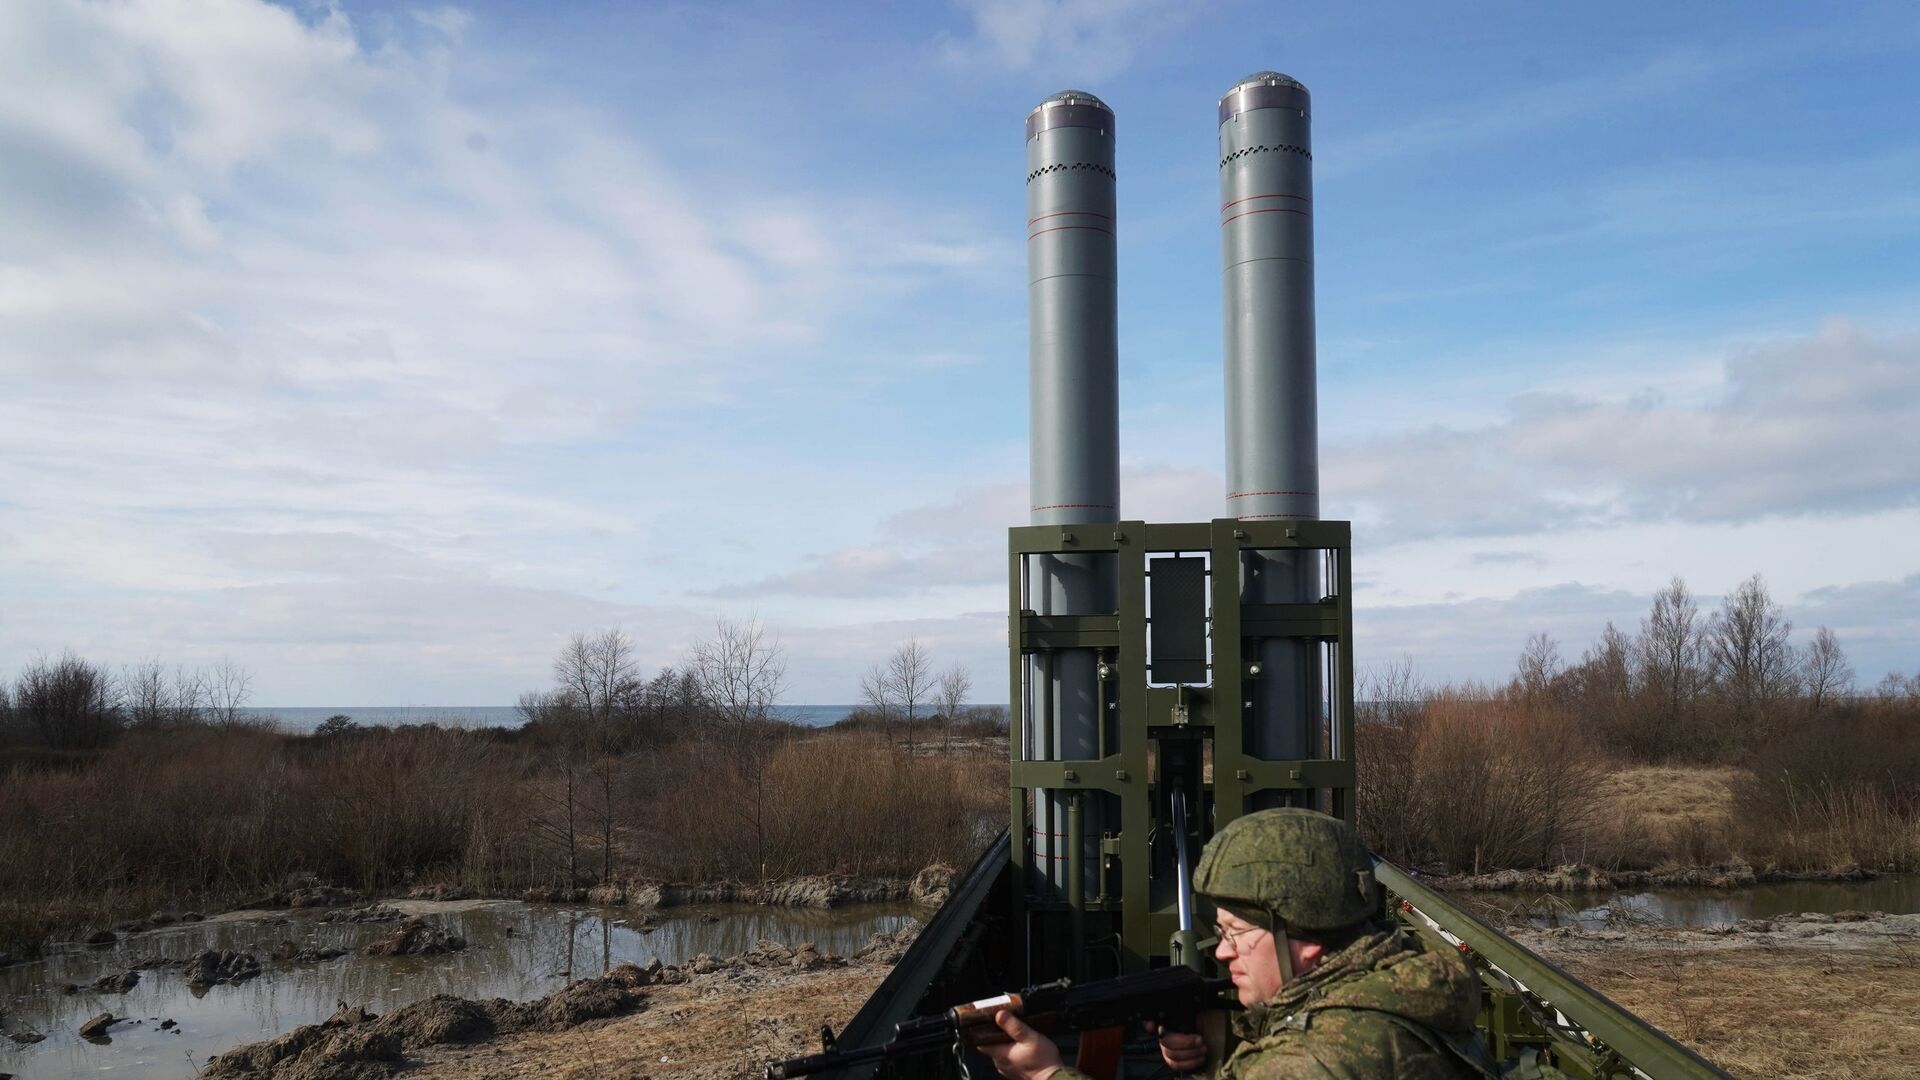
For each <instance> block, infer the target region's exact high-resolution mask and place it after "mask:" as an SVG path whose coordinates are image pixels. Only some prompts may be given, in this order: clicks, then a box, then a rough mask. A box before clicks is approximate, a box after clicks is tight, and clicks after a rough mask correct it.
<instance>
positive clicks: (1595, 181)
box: [0, 0, 1920, 705]
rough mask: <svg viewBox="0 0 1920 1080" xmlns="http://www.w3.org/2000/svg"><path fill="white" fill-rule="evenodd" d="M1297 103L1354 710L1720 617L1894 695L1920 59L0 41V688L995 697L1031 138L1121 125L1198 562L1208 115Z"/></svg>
mask: <svg viewBox="0 0 1920 1080" xmlns="http://www.w3.org/2000/svg"><path fill="white" fill-rule="evenodd" d="M1269 67H1271V68H1277V69H1279V70H1282V71H1286V72H1288V73H1290V74H1292V75H1294V76H1296V77H1298V78H1300V79H1301V80H1303V81H1304V82H1306V83H1307V84H1308V85H1309V86H1310V87H1311V88H1312V91H1313V95H1314V136H1315V168H1316V178H1315V179H1316V193H1315V194H1316V203H1317V206H1316V236H1317V243H1318V251H1317V258H1318V301H1319V309H1318V313H1319V341H1320V365H1321V366H1320V379H1321V432H1322V438H1323V457H1322V461H1323V471H1324V476H1323V493H1324V498H1323V506H1324V510H1325V512H1326V513H1327V514H1328V516H1337V517H1347V518H1351V519H1352V520H1353V521H1354V522H1355V526H1356V548H1357V560H1358V577H1359V580H1360V590H1359V594H1358V597H1357V601H1358V604H1359V606H1360V622H1359V629H1358V632H1359V637H1360V640H1359V647H1360V650H1361V653H1360V655H1361V661H1362V666H1363V667H1364V666H1366V665H1367V664H1369V663H1380V662H1387V661H1397V660H1399V659H1400V658H1402V657H1408V658H1411V659H1412V661H1413V662H1414V664H1415V665H1416V666H1417V667H1418V668H1419V669H1420V670H1421V671H1422V672H1423V673H1425V674H1426V675H1427V676H1428V677H1429V678H1431V679H1435V680H1439V679H1446V678H1492V677H1497V676H1500V675H1501V674H1503V673H1504V672H1506V671H1507V670H1509V669H1510V666H1511V663H1512V658H1513V656H1514V655H1515V653H1516V652H1517V650H1518V648H1519V647H1520V645H1521V643H1522V642H1523V641H1524V640H1525V638H1526V636H1527V635H1528V634H1529V633H1532V632H1536V631H1544V632H1548V633H1551V634H1554V635H1555V636H1556V637H1558V638H1559V639H1560V640H1561V641H1562V643H1563V648H1564V650H1565V651H1566V652H1567V653H1569V654H1570V655H1573V654H1577V653H1578V652H1579V650H1580V649H1581V648H1582V647H1584V646H1585V645H1586V644H1587V643H1588V642H1589V641H1591V640H1592V638H1593V637H1594V636H1595V635H1597V633H1598V631H1599V629H1600V627H1601V626H1602V625H1603V624H1604V623H1605V622H1606V621H1607V620H1608V619H1613V620H1615V621H1616V622H1618V623H1619V624H1620V625H1622V626H1623V627H1628V628H1631V627H1632V626H1634V625H1635V624H1636V623H1637V621H1638V620H1639V618H1640V617H1641V616H1642V615H1643V614H1644V611H1645V609H1646V606H1647V602H1648V599H1649V597H1650V596H1651V594H1652V592H1653V590H1654V589H1655V588H1656V587H1658V586H1659V585H1660V584H1662V583H1664V582H1665V581H1666V579H1667V578H1668V577H1669V576H1671V575H1673V574H1676V573H1677V574H1680V575H1683V576H1684V577H1685V578H1686V579H1687V581H1688V582H1689V583H1690V584H1691V585H1692V586H1693V588H1694V589H1695V590H1696V591H1697V592H1699V593H1700V594H1702V596H1703V598H1704V599H1705V601H1706V603H1707V605H1709V606H1710V605H1711V604H1713V603H1714V602H1716V600H1717V597H1718V595H1719V594H1720V593H1722V592H1724V591H1727V590H1730V589H1731V588H1732V587H1733V586H1734V585H1735V584H1737V583H1738V582H1739V581H1740V580H1741V579H1742V578H1744V577H1746V576H1747V575H1748V574H1751V573H1754V572H1759V573H1761V574H1763V575H1765V576H1766V578H1767V580H1768V582H1769V583H1770V584H1771V585H1772V587H1773V590H1774V592H1775V595H1776V597H1777V598H1778V599H1780V600H1781V601H1783V602H1784V603H1785V605H1786V607H1787V610H1788V613H1789V615H1791V616H1792V617H1793V618H1794V620H1795V622H1796V624H1797V626H1798V627H1799V630H1800V632H1801V633H1802V635H1804V634H1807V633H1810V632H1811V630H1812V629H1813V627H1815V626H1817V625H1828V626H1831V627H1832V628H1833V629H1834V630H1835V631H1836V633H1838V634H1839V636H1840V640H1841V642H1842V644H1843V646H1845V647H1846V648H1847V650H1848V651H1849V653H1850V655H1851V656H1852V658H1853V660H1854V663H1855V665H1856V667H1858V668H1859V671H1860V675H1861V676H1862V680H1863V681H1865V682H1871V681H1873V680H1875V679H1877V678H1879V676H1880V675H1882V674H1884V673H1885V672H1886V671H1888V670H1898V671H1901V672H1905V673H1914V672H1920V614H1916V612H1920V464H1916V463H1920V317H1917V316H1916V312H1920V304H1917V303H1916V301H1920V184H1917V183H1916V181H1915V178H1916V177H1920V135H1917V134H1916V131H1915V125H1914V122H1913V117H1912V107H1913V103H1914V102H1915V101H1920V75H1917V74H1916V72H1920V14H1916V12H1915V10H1914V9H1913V8H1912V6H1911V5H1906V4H1886V5H1877V6H1876V5H1849V6H1823V7H1819V8H1815V7H1810V6H1805V5H1778V6H1772V7H1768V6H1761V5H1743V6H1741V7H1740V8H1739V9H1738V10H1737V11H1736V10H1735V9H1732V8H1726V7H1718V6H1714V7H1709V6H1704V5H1701V6H1692V5H1644V6H1640V5H1626V6H1616V7H1611V8H1607V9H1605V10H1600V9H1591V10H1590V9H1577V8H1570V7H1564V6H1557V5H1524V4H1516V5H1506V6H1502V5H1475V6H1470V7H1464V8H1458V9H1454V10H1451V11H1447V12H1441V11H1439V10H1437V6H1435V5H1367V6H1361V5H1338V6H1332V5H1329V6H1322V7H1309V6H1305V5H1287V6H1275V5H1270V4H1269V5H1254V4H1232V3H1228V4H1217V5H1206V4H1198V5H1187V4H1163V3H1154V2H1148V0H1131V2H1129V0H1120V2H1113V3H1104V4H1093V3H1078V2H1066V0H1061V2H1054V3H1030V4H1016V3H1002V2H998V0H991V2H963V3H955V4H947V5H941V4H924V5H889V6H865V7H863V6H853V5H819V6H817V7H813V8H808V7H796V6H794V5H772V4H766V5H720V4H699V5H627V4H606V3H596V4H584V3H582V4H556V5H520V4H517V5H507V4H477V5H468V6H462V7H431V8H428V7H417V6H411V5H391V4H373V3H341V4H338V5H335V6H322V5H314V4H298V5H292V6H270V5H267V4H263V3H259V2H257V0H244V2H243V0H192V2H189V0H173V2H160V0H155V2H150V3H115V4H99V3H61V2H52V0H33V2H29V3H25V4H10V5H4V6H3V7H0V673H6V672H11V671H13V670H15V669H16V668H17V667H18V666H19V665H20V664H21V663H23V662H25V661H26V660H27V659H28V658H29V657H30V656H32V655H34V654H35V653H37V652H57V651H59V650H60V649H63V648H68V647H71V648H73V649H75V650H77V651H80V652H83V653H85V654H87V655H90V656H92V657H94V658H96V659H99V660H101V661H103V662H107V663H110V664H116V665H117V664H121V663H131V662H135V661H139V660H143V659H147V658H158V659H161V660H163V661H165V662H167V663H186V664H204V663H210V662H213V661H215V660H217V659H219V658H220V657H223V656H224V657H229V658H231V659H233V660H234V661H236V662H238V663H240V664H242V665H244V666H246V667H247V668H249V669H251V670H252V671H253V672H254V675H255V681H254V691H255V698H256V700H257V701H258V702H260V703H262V704H269V705H297V704H336V703H337V704H351V703H365V704H372V703H407V702H415V703H438V704H485V703H497V702H505V701H509V700H511V699H512V698H513V697H514V696H516V695H517V694H518V693H519V692H520V691H522V690H526V689H532V688H535V687H538V686H541V685H543V684H544V683H545V681H546V678H547V667H548V663H549V661H550V659H551V657H552V655H553V654H554V652H555V651H556V650H557V648H558V647H559V645H560V644H561V643H562V642H563V641H564V639H565V638H566V637H567V635H568V634H570V633H572V632H573V631H576V630H586V629H594V628H599V627H606V626H620V627H622V628H623V629H625V630H626V631H627V632H628V633H629V634H631V635H632V636H633V637H634V638H635V640H636V642H637V643H638V644H639V647H640V653H641V656H642V658H643V660H644V662H645V663H647V664H648V665H649V666H652V665H658V664H665V663H671V662H674V661H675V660H677V659H678V658H679V657H680V656H681V655H682V654H683V653H684V651H685V650H686V648H687V647H688V646H689V645H690V644H692V643H694V642H696V641H698V640H700V639H701V638H702V637H703V636H705V635H706V633H707V632H708V631H709V630H710V628H711V626H712V622H713V620H714V618H715V617H716V616H723V615H724V616H727V617H732V618H743V617H750V616H753V615H756V614H757V615H758V616H759V617H760V618H763V619H765V620H766V621H767V623H768V624H769V625H770V626H771V627H772V628H773V629H774V630H775V631H776V632H777V633H778V634H779V635H780V637H781V640H782V642H783V644H784V645H785V647H786V649H787V651H788V653H789V656H790V665H789V668H790V670H789V676H790V677H789V690H788V695H787V696H788V699H789V700H792V701H813V702H829V701H848V700H852V699H853V698H854V697H855V696H856V691H857V686H858V678H859V675H860V673H861V672H862V671H863V670H865V669H866V667H868V666H869V665H870V664H871V663H873V662H874V661H875V660H878V659H880V658H881V657H882V656H884V655H885V654H886V653H887V652H888V651H889V650H890V649H891V648H892V647H893V646H894V645H896V644H897V643H899V642H900V641H902V640H904V639H906V638H907V637H908V636H910V635H911V636H918V637H919V638H920V639H921V640H922V641H923V642H925V643H926V644H927V645H928V646H929V647H930V649H931V650H932V652H933V654H934V656H935V658H936V660H937V661H939V662H940V663H942V664H945V663H949V662H955V663H961V664H964V665H966V666H967V667H968V668H969V669H970V670H971V671H972V672H973V674H974V676H975V680H976V684H977V685H978V686H979V687H980V690H979V691H978V692H977V694H976V696H977V697H979V698H981V699H982V700H998V699H1000V698H1002V697H1004V691H1001V690H1000V689H999V687H1000V686H1001V685H1002V684H1001V682H1000V679H1001V673H1002V672H1003V671H1004V659H1003V655H1004V654H1003V650H1004V638H1005V631H1004V626H1005V623H1004V618H1003V615H1002V612H1001V611H1000V605H1001V603H1002V602H1003V597H1004V587H1003V586H1002V585H1001V584H1000V582H999V576H1000V574H1001V569H1002V565H1003V562H1002V557H1001V556H1000V555H999V551H1000V550H1001V547H1002V545H1003V543H1004V529H1005V527H1006V526H1007V525H1009V524H1017V523H1021V522H1022V521H1024V519H1025V505H1026V502H1025V477H1026V447H1025V440H1026V402H1025V387H1026V376H1025V368H1026V362H1027V358H1026V331H1025V319H1026V311H1025V288H1024V277H1023V273H1024V270H1023V265H1024V252H1023V249H1022V247H1021V243H1022V236H1023V231H1022V224H1023V221H1024V213H1023V199H1024V194H1023V191H1022V187H1021V183H1022V176H1023V158H1022V147H1021V134H1020V132H1021V122H1022V118H1023V116H1024V114H1025V112H1026V110H1027V109H1028V108H1030V107H1031V106H1032V104H1033V103H1034V102H1036V101H1038V100H1039V99H1040V98H1041V97H1043V96H1045V95H1046V94H1048V93H1050V92H1052V91H1055V90H1058V89H1061V88H1063V87H1068V86H1074V87H1080V88H1084V89H1088V90H1092V91H1094V92H1095V93H1098V94H1099V95H1101V96H1102V97H1103V98H1104V99H1105V100H1106V101H1108V102H1109V103H1110V104H1111V105H1112V106H1113V107H1114V109H1115V110H1116V113H1117V114H1118V122H1117V128H1118V132H1119V150H1118V152H1119V172H1120V178H1121V179H1120V187H1119V192H1120V214H1121V221H1120V230H1119V244H1120V257H1121V273H1122V278H1121V286H1120V290H1121V295H1120V299H1121V310H1122V315H1121V378H1122V382H1121V406H1122V418H1121V442H1122V453H1123V457H1124V481H1123V495H1122V499H1123V511H1124V513H1125V514H1126V515H1127V516H1129V517H1144V518H1148V519H1156V520H1193V519H1204V518H1207V517H1211V516H1213V515H1215V514H1218V513H1221V512H1222V509H1221V501H1222V495H1223V482H1222V480H1221V461H1222V456H1223V450H1222V440H1223V435H1222V421H1221V415H1222V403H1221V395H1222V386H1221V360H1220V334H1221V316H1220V296H1219V285H1218V282H1219V251H1218V246H1217V245H1218V240H1217V228H1216V224H1215V223H1216V214H1215V210H1214V207H1215V198H1216V192H1217V187H1216V185H1217V173H1216V166H1215V156H1214V149H1215V144H1216V133H1215V128H1214V113H1213V109H1214V102H1215V99H1216V98H1217V97H1218V95H1219V94H1220V93H1221V92H1222V91H1223V90H1224V89H1225V88H1226V87H1227V86H1228V85H1230V84H1231V83H1232V82H1233V81H1234V80H1235V79H1237V78H1238V77H1239V76H1241V75H1243V74H1246V73H1247V72H1249V71H1253V70H1258V69H1261V68H1269Z"/></svg>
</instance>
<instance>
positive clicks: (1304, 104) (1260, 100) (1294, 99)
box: [1220, 71, 1309, 124]
mask: <svg viewBox="0 0 1920 1080" xmlns="http://www.w3.org/2000/svg"><path fill="white" fill-rule="evenodd" d="M1308 100H1309V98H1308V94H1307V87H1306V84H1305V83H1302V82H1301V81H1300V80H1299V79H1296V78H1294V77H1293V76H1291V75H1282V74H1280V73H1279V72H1277V71H1256V72H1254V73H1253V74H1251V75H1249V76H1247V77H1246V78H1244V79H1241V80H1240V81H1239V82H1237V83H1234V84H1233V89H1231V90H1228V91H1227V92H1226V94H1225V95H1223V96H1222V97H1221V98H1220V122H1221V123H1223V124H1224V123H1226V122H1227V121H1229V120H1231V119H1233V118H1234V117H1236V116H1238V115H1240V114H1241V113H1243V112H1252V111H1253V110H1255V109H1298V110H1299V111H1301V112H1307V111H1308Z"/></svg>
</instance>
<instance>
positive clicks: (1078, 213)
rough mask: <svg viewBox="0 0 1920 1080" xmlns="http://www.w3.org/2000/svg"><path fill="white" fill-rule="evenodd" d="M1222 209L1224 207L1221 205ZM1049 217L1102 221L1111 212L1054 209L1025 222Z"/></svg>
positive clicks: (1109, 218)
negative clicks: (1095, 218) (1083, 218)
mask: <svg viewBox="0 0 1920 1080" xmlns="http://www.w3.org/2000/svg"><path fill="white" fill-rule="evenodd" d="M1222 209H1225V208H1224V207H1222ZM1050 217H1097V218H1099V219H1101V220H1102V221H1112V220H1113V215H1112V214H1100V213H1095V212H1094V211H1092V210H1056V211H1054V212H1053V213H1051V214H1041V215H1040V216H1039V217H1030V218H1028V219H1027V224H1029V225H1031V224H1033V223H1034V222H1036V221H1045V220H1046V219H1048V218H1050Z"/></svg>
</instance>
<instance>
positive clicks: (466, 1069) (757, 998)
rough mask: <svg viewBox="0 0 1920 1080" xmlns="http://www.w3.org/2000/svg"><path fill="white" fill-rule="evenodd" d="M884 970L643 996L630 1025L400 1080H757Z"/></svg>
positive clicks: (425, 1064) (758, 974)
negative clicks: (528, 1079)
mask: <svg viewBox="0 0 1920 1080" xmlns="http://www.w3.org/2000/svg"><path fill="white" fill-rule="evenodd" d="M889 969H890V965H889V964H886V963H871V964H869V963H856V964H850V965H848V966H847V967H844V968H827V969H824V970H820V971H812V972H792V973H786V972H763V971H758V970H754V971H747V972H740V973H735V974H731V975H730V974H727V973H725V972H722V973H718V974H714V975H699V976H694V977H693V978H692V979H691V980H690V981H688V982H686V983H683V984H681V985H678V986H664V987H659V988H656V989H654V990H653V991H651V997H650V999H649V1001H648V1005H647V1008H646V1009H645V1010H644V1011H642V1012H640V1013H638V1014H636V1015H633V1016H626V1017H621V1018H619V1019H615V1020H607V1021H602V1022H601V1023H599V1024H597V1025H590V1026H584V1027H579V1028H575V1029H573V1030H571V1031H563V1032H556V1033H539V1034H530V1035H522V1036H511V1037H508V1038H505V1039H496V1040H493V1041H490V1042H486V1043H482V1044H480V1045H477V1046H465V1047H435V1048H433V1049H431V1050H429V1051H428V1052H427V1053H426V1054H425V1055H424V1056H423V1061H422V1064H421V1065H419V1066H417V1067H415V1068H411V1069H408V1070H407V1071H406V1072H405V1073H404V1074H402V1075H403V1077H404V1078H405V1080H413V1078H415V1077H419V1078H421V1080H428V1078H433V1080H455V1078H458V1080H483V1078H484V1080H509V1078H515V1077H527V1076H538V1077H542V1078H543V1080H586V1078H589V1077H591V1078H594V1080H638V1078H640V1077H651V1078H653V1080H681V1078H686V1080H693V1078H700V1080H721V1078H728V1080H731V1078H734V1077H758V1076H759V1075H760V1070H761V1069H762V1068H764V1067H765V1066H766V1063H767V1062H768V1061H771V1060H774V1059H776V1058H782V1059H784V1058H789V1057H797V1056H799V1055H801V1054H810V1053H814V1052H816V1051H818V1050H819V1049H820V1025H821V1024H831V1025H832V1026H833V1028H834V1030H836V1031H838V1030H839V1029H840V1026H841V1025H843V1024H845V1023H846V1022H847V1020H849V1019H850V1018H852V1016H853V1014H854V1012H855V1011H856V1010H858V1009H859V1008H860V1005H861V1003H862V1002H864V1001H865V1000H866V999H867V997H868V995H870V994H872V993H873V990H874V987H876V986H878V985H880V980H882V979H884V978H885V977H886V975H887V972H888V970H889Z"/></svg>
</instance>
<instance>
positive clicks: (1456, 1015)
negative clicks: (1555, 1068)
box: [1217, 928, 1484, 1080]
mask: <svg viewBox="0 0 1920 1080" xmlns="http://www.w3.org/2000/svg"><path fill="white" fill-rule="evenodd" d="M1478 1006H1479V990H1478V984H1477V982H1476V981H1475V979H1474V977H1473V975H1472V974H1471V973H1470V972H1468V970H1467V967H1466V965H1465V964H1464V963H1463V962H1461V960H1460V958H1459V957H1457V956H1450V955H1448V954H1446V953H1440V952H1426V951H1422V950H1421V949H1420V947H1419V945H1418V944H1416V943H1415V942H1413V941H1412V940H1411V939H1409V938H1408V936H1407V935H1406V934H1405V933H1403V932H1402V931H1400V930H1399V929H1397V928H1394V929H1387V928H1383V929H1380V930H1378V931H1377V932H1373V933H1368V934H1364V935H1362V936H1361V937H1360V938H1359V939H1357V940H1356V941H1354V942H1353V943H1352V944H1351V945H1348V946H1347V947H1346V948H1344V949H1341V950H1340V951H1339V952H1337V953H1331V954H1329V955H1327V956H1325V957H1323V958H1322V959H1321V961H1320V962H1319V963H1318V964H1315V965H1314V966H1313V967H1312V968H1311V969H1310V970H1308V971H1307V972H1306V973H1305V974H1304V975H1301V976H1299V977H1298V978H1296V979H1294V980H1293V981H1292V982H1290V983H1288V984H1287V985H1286V986H1283V987H1281V988H1280V993H1278V994H1277V995H1275V996H1274V997H1273V999H1272V1000H1270V1001H1268V1002H1267V1003H1266V1004H1264V1005H1256V1006H1254V1007H1253V1008H1251V1009H1248V1010H1247V1011H1246V1012H1244V1013H1240V1014H1238V1015H1236V1016H1235V1017H1234V1018H1233V1031H1234V1034H1235V1035H1238V1036H1239V1037H1240V1039H1241V1040H1242V1041H1241V1043H1240V1045H1239V1046H1237V1047H1235V1048H1234V1051H1233V1054H1232V1056H1230V1057H1229V1058H1227V1060H1226V1061H1225V1062H1224V1063H1223V1064H1222V1065H1221V1067H1220V1071H1219V1073H1218V1076H1217V1080H1294V1078H1296V1077H1297V1078H1306V1077H1314V1078H1338V1080H1376V1078H1385V1077H1422V1078H1425V1077H1434V1078H1448V1080H1451V1078H1454V1077H1459V1078H1462V1080H1466V1078H1471V1077H1478V1076H1482V1075H1484V1074H1483V1073H1482V1072H1481V1071H1480V1070H1478V1069H1474V1068H1470V1067H1469V1066H1467V1064H1466V1063H1465V1062H1464V1061H1462V1060H1461V1059H1460V1057H1459V1056H1458V1054H1456V1052H1455V1051H1454V1050H1452V1049H1451V1048H1449V1046H1448V1045H1447V1043H1449V1042H1453V1043H1455V1044H1456V1045H1461V1046H1463V1048H1464V1047H1465V1045H1466V1044H1468V1043H1470V1042H1471V1040H1472V1039H1473V1019H1474V1015H1475V1013H1476V1012H1477V1011H1478Z"/></svg>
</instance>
